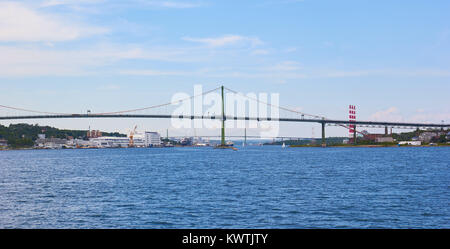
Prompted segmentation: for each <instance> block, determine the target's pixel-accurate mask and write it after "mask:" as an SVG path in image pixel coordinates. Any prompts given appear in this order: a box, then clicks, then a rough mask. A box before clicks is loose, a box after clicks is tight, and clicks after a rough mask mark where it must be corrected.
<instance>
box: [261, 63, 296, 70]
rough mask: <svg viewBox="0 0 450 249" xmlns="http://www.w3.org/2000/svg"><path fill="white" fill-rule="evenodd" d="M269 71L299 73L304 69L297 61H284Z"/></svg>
mask: <svg viewBox="0 0 450 249" xmlns="http://www.w3.org/2000/svg"><path fill="white" fill-rule="evenodd" d="M268 69H269V70H271V71H297V70H300V69H302V67H301V65H300V63H298V62H296V61H283V62H280V63H278V64H276V65H275V66H272V67H269V68H268Z"/></svg>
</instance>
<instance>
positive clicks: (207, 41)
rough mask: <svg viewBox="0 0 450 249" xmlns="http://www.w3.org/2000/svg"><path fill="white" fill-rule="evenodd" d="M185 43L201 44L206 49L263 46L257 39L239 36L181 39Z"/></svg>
mask: <svg viewBox="0 0 450 249" xmlns="http://www.w3.org/2000/svg"><path fill="white" fill-rule="evenodd" d="M182 39H183V40H185V41H190V42H197V43H202V44H204V45H206V46H208V47H213V48H215V47H225V46H230V45H249V46H251V47H254V46H258V45H261V44H263V42H262V41H261V40H260V39H259V38H257V37H246V36H240V35H224V36H220V37H210V38H192V37H183V38H182Z"/></svg>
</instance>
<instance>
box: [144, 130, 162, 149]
mask: <svg viewBox="0 0 450 249" xmlns="http://www.w3.org/2000/svg"><path fill="white" fill-rule="evenodd" d="M144 140H145V147H160V146H161V144H162V143H161V136H160V135H159V133H158V132H150V131H146V132H145V136H144Z"/></svg>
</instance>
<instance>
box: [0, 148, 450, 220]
mask: <svg viewBox="0 0 450 249" xmlns="http://www.w3.org/2000/svg"><path fill="white" fill-rule="evenodd" d="M449 158H450V148H448V147H447V148H444V147H439V148H438V147H435V148H326V149H322V148H295V149H294V148H286V149H282V148H281V147H271V146H264V147H246V148H243V149H240V150H239V151H237V152H235V151H231V150H214V149H212V148H165V149H101V150H30V151H0V228H450V160H449Z"/></svg>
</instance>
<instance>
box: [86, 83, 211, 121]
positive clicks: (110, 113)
mask: <svg viewBox="0 0 450 249" xmlns="http://www.w3.org/2000/svg"><path fill="white" fill-rule="evenodd" d="M219 89H220V87H217V88H214V89H212V90H209V91H207V92H204V93H201V94H197V95H193V96H190V97H188V98H184V99H180V100H177V101H172V102H168V103H164V104H159V105H154V106H149V107H144V108H138V109H131V110H124V111H116V112H103V113H93V114H96V115H112V114H122V113H129V112H137V111H145V110H149V109H154V108H159V107H163V106H169V105H173V104H177V103H181V102H183V101H186V100H188V99H193V98H196V97H199V96H204V95H206V94H209V93H212V92H214V91H217V90H219Z"/></svg>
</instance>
